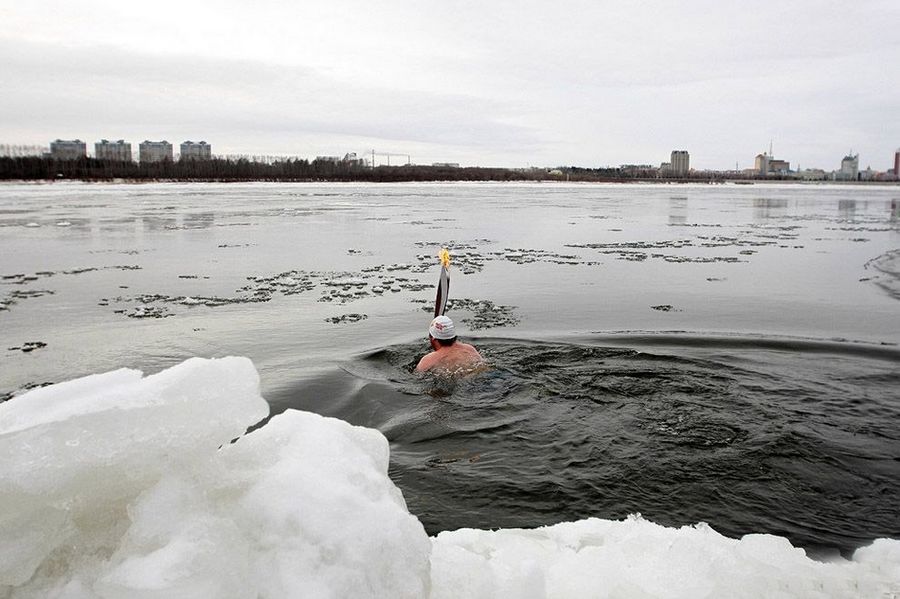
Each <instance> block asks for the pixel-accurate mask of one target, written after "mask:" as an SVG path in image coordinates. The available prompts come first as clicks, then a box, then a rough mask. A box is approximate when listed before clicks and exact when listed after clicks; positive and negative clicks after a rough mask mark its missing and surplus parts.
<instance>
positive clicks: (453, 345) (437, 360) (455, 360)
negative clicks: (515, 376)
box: [416, 316, 485, 374]
mask: <svg viewBox="0 0 900 599" xmlns="http://www.w3.org/2000/svg"><path fill="white" fill-rule="evenodd" d="M428 341H429V343H431V348H432V349H433V350H434V351H432V352H431V353H430V354H427V355H426V356H425V357H423V358H422V359H421V360H419V365H418V366H416V372H436V373H444V374H457V373H458V374H471V373H473V372H478V371H480V370H482V369H483V367H484V366H485V363H484V358H482V357H481V354H479V353H478V350H477V349H475V348H474V347H472V346H471V345H469V344H468V343H463V342H462V341H459V340H457V338H456V329H455V328H454V327H453V321H452V320H450V319H449V318H448V317H446V316H438V317H436V318H435V319H434V320H432V321H431V326H429V327H428Z"/></svg>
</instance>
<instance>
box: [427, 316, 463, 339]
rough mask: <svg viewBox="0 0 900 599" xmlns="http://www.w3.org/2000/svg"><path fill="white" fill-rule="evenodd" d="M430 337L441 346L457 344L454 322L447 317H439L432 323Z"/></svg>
mask: <svg viewBox="0 0 900 599" xmlns="http://www.w3.org/2000/svg"><path fill="white" fill-rule="evenodd" d="M428 335H429V336H430V337H431V339H433V340H434V341H437V342H438V344H439V345H444V346H448V345H453V344H454V343H455V342H456V329H455V328H454V327H453V321H452V320H450V319H449V318H448V317H446V316H438V317H437V318H435V319H434V320H432V321H431V326H429V327H428Z"/></svg>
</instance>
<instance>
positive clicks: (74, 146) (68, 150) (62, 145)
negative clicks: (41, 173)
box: [50, 139, 87, 160]
mask: <svg viewBox="0 0 900 599" xmlns="http://www.w3.org/2000/svg"><path fill="white" fill-rule="evenodd" d="M86 156H87V144H85V143H84V142H83V141H81V140H80V139H57V140H55V141H51V142H50V157H51V158H55V159H57V160H78V159H79V158H84V157H86Z"/></svg>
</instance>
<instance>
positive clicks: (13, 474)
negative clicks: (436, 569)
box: [0, 358, 430, 599]
mask: <svg viewBox="0 0 900 599" xmlns="http://www.w3.org/2000/svg"><path fill="white" fill-rule="evenodd" d="M267 414H268V405H267V404H266V402H265V401H264V400H263V399H262V398H261V397H260V395H259V378H258V375H257V373H256V370H255V368H254V367H253V365H252V363H251V362H250V361H249V360H247V359H245V358H224V359H220V360H201V359H191V360H188V361H187V362H185V363H183V364H181V365H179V366H176V367H174V368H171V369H169V370H166V371H163V372H161V373H159V374H156V375H152V376H148V377H146V378H141V373H140V372H137V371H133V370H120V371H116V372H111V373H107V374H103V375H95V376H91V377H86V378H84V379H79V380H77V381H71V382H69V383H64V384H60V385H54V386H52V387H47V388H44V389H40V390H37V391H33V392H31V393H27V394H24V395H21V396H19V397H16V398H14V399H12V400H9V401H8V402H6V403H5V404H2V405H0V463H2V464H3V468H2V471H0V597H4V598H5V597H66V598H76V597H89V598H104V599H107V598H119V597H122V598H124V597H128V598H138V599H143V598H151V597H152V598H162V597H166V598H170V597H217V598H230V597H253V598H255V597H273V598H274V597H289V596H311V597H345V596H354V597H423V596H426V595H427V594H428V592H429V591H428V586H429V582H430V576H429V559H428V558H429V551H430V542H429V540H428V537H427V535H426V534H425V531H424V529H423V528H422V525H421V524H420V523H419V521H418V520H417V519H416V518H415V517H413V516H411V515H410V514H409V512H408V511H407V510H406V505H405V503H404V501H403V498H402V496H401V494H400V492H399V491H398V490H397V488H396V487H395V486H394V485H393V483H391V481H390V479H389V478H388V476H387V467H388V445H387V441H386V440H385V438H384V437H383V436H382V435H381V434H380V433H378V432H377V431H374V430H368V429H363V428H358V427H352V426H350V425H349V424H347V423H345V422H342V421H338V420H334V419H326V418H322V417H320V416H316V415H314V414H307V413H301V412H296V411H289V412H287V413H285V414H282V415H280V416H277V417H275V418H274V419H272V420H271V421H270V422H269V423H267V424H266V426H264V427H262V428H260V429H258V430H256V431H254V432H253V433H251V434H249V435H246V436H243V437H242V435H243V434H244V433H245V431H246V430H247V428H248V427H249V426H252V425H253V424H255V423H257V422H258V421H260V420H261V419H262V418H264V417H265V416H266V415H267ZM238 437H240V439H239V440H237V441H236V442H232V441H234V440H235V439H236V438H238Z"/></svg>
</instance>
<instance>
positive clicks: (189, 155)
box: [181, 140, 212, 160]
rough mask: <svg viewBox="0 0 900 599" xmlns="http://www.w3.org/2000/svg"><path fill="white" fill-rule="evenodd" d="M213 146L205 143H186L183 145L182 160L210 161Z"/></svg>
mask: <svg viewBox="0 0 900 599" xmlns="http://www.w3.org/2000/svg"><path fill="white" fill-rule="evenodd" d="M210 158H212V146H211V145H209V144H208V143H206V142H205V141H190V140H188V141H185V142H182V144H181V160H209V159H210Z"/></svg>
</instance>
